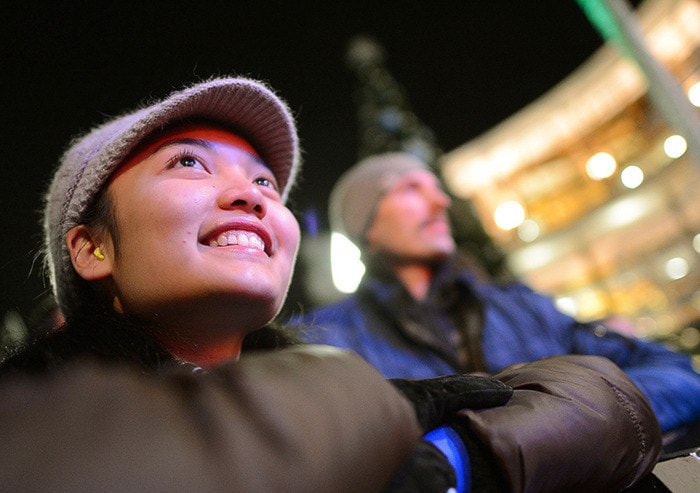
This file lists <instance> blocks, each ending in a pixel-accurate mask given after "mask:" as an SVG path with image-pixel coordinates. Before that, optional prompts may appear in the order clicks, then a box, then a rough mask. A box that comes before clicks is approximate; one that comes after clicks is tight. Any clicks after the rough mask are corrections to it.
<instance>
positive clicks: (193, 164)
mask: <svg viewBox="0 0 700 493" xmlns="http://www.w3.org/2000/svg"><path fill="white" fill-rule="evenodd" d="M174 164H175V166H181V167H183V168H202V169H204V165H203V164H202V163H201V162H200V161H199V159H197V158H196V157H194V156H179V157H178V158H177V159H176V160H175V163H174Z"/></svg>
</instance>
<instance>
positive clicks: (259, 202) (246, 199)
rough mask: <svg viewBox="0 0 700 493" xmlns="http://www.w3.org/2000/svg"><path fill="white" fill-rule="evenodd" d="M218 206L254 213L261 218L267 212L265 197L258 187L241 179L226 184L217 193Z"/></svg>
mask: <svg viewBox="0 0 700 493" xmlns="http://www.w3.org/2000/svg"><path fill="white" fill-rule="evenodd" d="M219 207H221V208H222V209H226V210H240V211H242V212H246V213H248V214H255V215H256V216H258V217H259V218H261V219H262V218H263V217H265V214H267V206H266V204H265V197H264V196H263V194H262V192H261V191H260V189H259V188H258V187H256V186H255V184H253V183H250V182H247V181H246V182H244V181H243V180H237V182H236V183H235V184H231V183H229V184H227V186H226V188H225V189H224V190H223V191H222V192H221V193H220V194H219Z"/></svg>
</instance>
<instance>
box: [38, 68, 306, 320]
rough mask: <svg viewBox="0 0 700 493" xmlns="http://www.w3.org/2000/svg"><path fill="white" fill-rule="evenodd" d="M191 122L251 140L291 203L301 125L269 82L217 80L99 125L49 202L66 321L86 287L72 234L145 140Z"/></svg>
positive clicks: (66, 163)
mask: <svg viewBox="0 0 700 493" xmlns="http://www.w3.org/2000/svg"><path fill="white" fill-rule="evenodd" d="M191 120H204V121H211V122H215V123H220V124H222V125H225V126H226V127H227V128H230V129H232V130H233V131H236V132H238V133H239V134H240V135H241V136H242V137H245V138H246V139H247V140H248V141H249V142H250V143H251V144H252V145H253V147H254V148H255V150H256V151H257V152H258V153H259V154H260V157H261V158H262V159H263V160H264V161H265V163H266V164H267V165H268V166H269V167H270V169H271V170H272V172H273V173H274V175H275V178H276V179H277V181H278V183H279V186H280V193H281V195H282V200H283V201H286V199H287V197H288V195H289V191H290V188H291V187H292V186H293V184H294V180H295V177H296V174H297V172H298V170H299V166H300V163H299V147H298V139H297V133H296V127H295V124H294V118H293V116H292V114H291V112H290V111H289V108H288V107H287V105H286V104H285V103H284V101H282V100H281V99H280V98H278V97H277V96H276V95H275V94H274V93H273V92H272V90H270V89H269V88H268V87H267V86H266V85H265V84H264V83H261V82H258V81H255V80H251V79H245V78H215V79H211V80H208V81H205V82H201V83H199V84H195V85H193V86H191V87H188V88H186V89H184V90H182V91H177V92H174V93H172V94H171V95H170V96H168V97H167V98H165V99H163V100H161V101H157V102H155V103H153V104H151V105H149V106H147V107H141V108H139V109H137V110H136V111H134V112H130V113H126V114H124V115H121V116H119V117H116V118H113V119H111V120H109V121H107V122H106V123H103V124H102V125H99V126H97V127H95V128H94V129H92V130H91V131H89V132H88V133H87V134H85V135H83V136H81V137H78V138H77V139H75V140H73V141H72V142H71V144H70V147H69V149H68V150H67V151H66V152H65V154H64V155H63V157H62V158H61V161H60V164H59V167H58V169H57V171H56V173H55V174H54V177H53V181H52V183H51V185H50V187H49V190H48V193H47V194H46V197H45V201H46V202H45V208H44V242H45V253H46V259H45V261H46V267H47V269H48V274H49V279H50V281H51V287H52V289H53V293H54V295H55V297H56V300H57V302H58V306H59V308H60V309H61V311H62V312H63V313H64V314H65V315H66V316H67V315H69V314H70V313H71V310H72V309H74V308H75V307H77V306H78V305H79V304H80V290H79V289H78V285H79V284H80V283H81V282H82V281H81V279H80V278H79V277H78V275H77V273H76V272H75V270H74V269H73V266H72V263H71V260H70V258H69V254H68V249H67V247H66V242H65V235H66V233H67V232H68V231H69V230H70V229H71V228H72V227H74V226H76V225H78V224H81V222H83V217H84V214H85V213H86V211H87V209H88V207H90V206H91V205H92V203H93V201H94V199H95V198H96V196H97V194H98V193H99V192H100V190H101V189H102V188H103V186H104V185H105V184H106V183H107V181H108V179H109V178H110V176H111V175H112V174H113V173H114V171H116V169H117V168H118V167H119V166H120V165H121V164H122V163H123V161H124V160H125V159H126V158H127V157H128V156H129V154H130V153H131V152H132V151H134V149H135V148H136V147H137V146H138V145H139V144H140V143H141V142H143V141H144V139H146V138H147V137H149V136H151V135H153V134H154V133H156V132H158V131H159V130H162V129H163V128H164V127H166V126H169V125H171V124H177V123H180V122H187V121H191Z"/></svg>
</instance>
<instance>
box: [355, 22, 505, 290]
mask: <svg viewBox="0 0 700 493" xmlns="http://www.w3.org/2000/svg"><path fill="white" fill-rule="evenodd" d="M346 60H347V65H348V67H349V68H350V70H352V71H353V72H354V74H355V76H356V77H357V82H358V85H357V90H356V93H355V104H356V106H357V121H358V142H359V146H358V158H360V159H361V158H363V157H366V156H369V155H372V154H377V153H383V152H392V151H404V152H410V153H411V154H414V155H415V156H417V157H419V158H421V159H423V160H424V161H425V162H427V163H428V164H430V165H431V166H432V167H433V168H434V169H436V168H437V162H438V159H439V158H440V155H441V154H442V151H441V149H440V147H439V146H438V144H437V141H436V138H435V134H434V133H433V131H432V130H431V129H430V128H428V127H427V126H426V125H425V124H424V123H423V122H422V121H421V120H420V119H419V118H418V117H417V116H416V114H415V113H414V112H413V110H412V108H411V106H410V103H409V101H408V96H407V95H406V91H405V89H404V88H403V87H402V86H401V84H399V83H398V81H396V79H395V78H394V77H393V76H392V74H391V72H390V71H389V69H388V68H387V66H386V52H385V50H384V48H383V47H382V46H381V45H380V44H379V43H378V42H376V41H375V40H374V39H372V38H370V37H368V36H364V35H361V36H357V37H355V38H354V39H352V40H351V41H350V43H349V45H348V49H347V58H346ZM436 171H437V175H438V176H441V173H439V170H437V169H436ZM452 200H453V205H452V210H451V216H452V224H453V228H454V235H455V240H456V242H457V245H458V246H459V248H460V251H462V252H463V253H464V254H465V256H466V257H468V258H471V259H473V260H475V261H476V262H477V263H478V264H479V265H480V267H481V268H482V269H484V270H485V271H486V272H487V273H488V274H490V275H492V276H495V277H502V276H507V275H508V274H509V273H508V272H507V268H506V264H505V256H504V254H503V252H502V251H501V250H500V248H498V247H497V246H496V244H495V243H494V242H493V241H492V240H491V238H490V237H489V236H488V235H487V234H486V231H485V230H484V228H483V226H482V224H481V221H480V220H479V218H478V217H477V216H476V214H475V212H474V208H473V207H472V205H471V203H470V202H468V201H465V200H463V199H459V198H457V197H454V196H453V197H452Z"/></svg>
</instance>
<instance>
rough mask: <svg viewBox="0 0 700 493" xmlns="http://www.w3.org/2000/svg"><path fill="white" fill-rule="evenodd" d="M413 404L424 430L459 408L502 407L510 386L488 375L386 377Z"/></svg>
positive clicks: (507, 396)
mask: <svg viewBox="0 0 700 493" xmlns="http://www.w3.org/2000/svg"><path fill="white" fill-rule="evenodd" d="M389 382H391V383H392V384H393V385H394V386H395V387H396V388H398V389H399V390H400V391H401V393H403V394H404V396H406V397H407V398H408V400H410V401H411V402H412V403H413V407H414V408H415V410H416V415H417V416H418V422H419V423H420V425H421V426H422V427H423V430H424V431H430V430H432V429H434V428H436V427H437V426H439V425H441V424H445V423H446V422H447V421H448V420H450V418H452V416H453V415H454V413H455V412H457V411H459V410H460V409H483V408H487V407H496V406H502V405H503V404H505V403H506V402H508V400H509V399H510V396H511V395H513V389H512V388H510V387H509V386H507V385H506V384H504V383H503V382H500V381H498V380H496V379H495V378H491V377H482V376H476V375H448V376H445V377H436V378H429V379H423V380H407V379H399V378H396V379H391V380H389Z"/></svg>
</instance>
